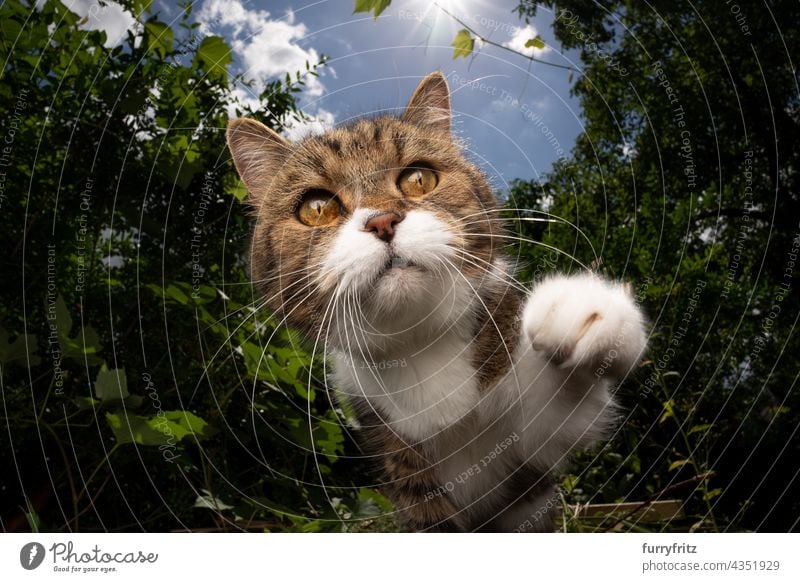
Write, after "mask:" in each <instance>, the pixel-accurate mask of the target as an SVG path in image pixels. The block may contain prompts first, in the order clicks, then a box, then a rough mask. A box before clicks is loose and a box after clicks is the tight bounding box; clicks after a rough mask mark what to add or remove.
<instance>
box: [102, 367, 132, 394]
mask: <svg viewBox="0 0 800 582" xmlns="http://www.w3.org/2000/svg"><path fill="white" fill-rule="evenodd" d="M94 395H95V396H96V397H97V398H98V399H99V400H105V401H109V400H124V399H125V398H127V397H128V396H130V393H129V392H128V377H127V376H126V375H125V368H118V369H114V370H109V369H108V366H106V365H105V364H103V365H102V367H101V368H100V371H99V372H97V379H96V380H95V381H94Z"/></svg>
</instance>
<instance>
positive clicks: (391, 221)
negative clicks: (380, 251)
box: [364, 212, 403, 243]
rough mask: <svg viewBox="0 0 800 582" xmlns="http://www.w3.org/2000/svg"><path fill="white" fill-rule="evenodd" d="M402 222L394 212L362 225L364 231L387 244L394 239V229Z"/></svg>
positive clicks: (401, 218) (374, 217)
mask: <svg viewBox="0 0 800 582" xmlns="http://www.w3.org/2000/svg"><path fill="white" fill-rule="evenodd" d="M402 220H403V217H402V216H401V215H399V214H398V213H396V212H384V213H383V214H378V215H377V216H373V217H372V218H370V219H369V220H368V221H367V223H366V224H365V225H364V230H366V231H367V232H371V233H372V234H374V235H375V236H377V237H378V238H379V239H381V240H382V241H383V242H387V243H388V242H391V241H392V238H394V229H395V227H396V226H397V224H398V223H399V222H401V221H402Z"/></svg>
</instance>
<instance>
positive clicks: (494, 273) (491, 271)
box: [453, 247, 528, 293]
mask: <svg viewBox="0 0 800 582" xmlns="http://www.w3.org/2000/svg"><path fill="white" fill-rule="evenodd" d="M453 249H454V250H455V251H456V253H458V254H459V257H460V258H461V259H462V260H467V262H468V263H470V264H471V265H472V266H474V267H475V268H477V269H481V270H482V271H484V272H485V273H486V274H487V275H489V276H490V277H492V278H494V279H496V280H499V281H503V280H504V279H505V281H504V282H505V283H508V284H510V285H511V286H512V287H514V288H515V289H517V290H519V291H521V292H523V293H527V292H528V288H527V287H525V285H524V284H523V283H522V282H521V281H520V280H518V279H517V278H515V277H514V276H513V275H511V274H510V273H507V272H506V271H503V270H500V269H497V268H496V267H495V265H493V264H492V263H490V262H489V261H487V260H485V259H482V258H480V257H477V256H475V255H474V254H472V253H470V252H469V251H467V250H465V249H461V248H458V247H453ZM471 259H474V260H475V261H480V262H481V263H484V264H485V265H487V266H486V267H484V266H483V265H480V264H478V263H475V262H473V261H472V260H471Z"/></svg>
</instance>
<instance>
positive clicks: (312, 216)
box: [297, 190, 342, 226]
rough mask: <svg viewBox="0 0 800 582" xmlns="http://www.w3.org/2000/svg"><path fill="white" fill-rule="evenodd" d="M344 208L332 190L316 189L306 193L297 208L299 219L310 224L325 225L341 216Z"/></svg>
mask: <svg viewBox="0 0 800 582" xmlns="http://www.w3.org/2000/svg"><path fill="white" fill-rule="evenodd" d="M341 213H342V208H341V206H340V205H339V201H338V200H337V199H336V197H335V196H334V195H333V194H331V193H330V192H325V191H322V190H318V191H314V192H311V193H309V194H307V195H306V197H305V198H304V199H303V203H302V204H301V205H300V207H299V208H298V209H297V219H298V220H299V221H300V222H302V223H303V224H307V225H308V226H325V225H326V224H330V223H332V222H333V221H334V220H336V219H337V218H339V215H340V214H341Z"/></svg>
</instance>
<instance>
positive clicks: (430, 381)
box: [334, 334, 480, 442]
mask: <svg viewBox="0 0 800 582" xmlns="http://www.w3.org/2000/svg"><path fill="white" fill-rule="evenodd" d="M472 355H473V354H472V347H471V346H470V344H469V343H468V342H466V341H464V340H463V339H461V338H459V337H458V336H457V335H456V334H451V335H445V336H442V337H440V338H438V339H437V340H436V341H435V342H433V343H432V344H431V345H428V346H424V347H422V348H420V349H418V350H417V351H415V352H409V353H402V354H393V355H392V359H376V360H369V359H365V358H364V357H363V356H362V355H361V354H359V355H358V356H357V357H351V356H350V355H349V354H344V353H338V354H336V356H335V362H334V374H335V380H336V383H337V387H338V388H339V389H340V390H341V391H342V392H344V393H345V394H348V395H351V396H355V397H362V398H366V399H367V400H368V401H369V403H370V404H371V405H372V406H374V407H375V408H376V409H377V410H378V411H379V412H380V413H381V416H382V417H383V418H384V419H385V420H386V421H387V423H388V424H389V425H390V427H391V428H392V429H393V430H395V431H396V432H398V433H399V434H400V435H402V436H404V437H406V438H408V439H409V440H411V441H412V442H414V441H421V440H424V439H427V438H429V437H431V436H434V435H436V434H437V433H439V432H441V431H443V430H445V429H447V428H448V427H451V426H453V425H454V424H455V423H457V422H458V421H459V420H460V419H462V418H464V417H466V416H467V415H469V413H470V412H472V411H473V410H475V408H476V406H477V404H478V402H479V400H480V394H479V390H478V381H477V377H476V374H475V369H474V367H473V365H472Z"/></svg>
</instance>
